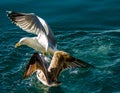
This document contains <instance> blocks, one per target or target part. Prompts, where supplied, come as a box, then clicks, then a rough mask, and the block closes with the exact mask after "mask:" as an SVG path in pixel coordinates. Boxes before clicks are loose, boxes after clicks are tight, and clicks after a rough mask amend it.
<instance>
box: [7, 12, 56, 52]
mask: <svg viewBox="0 0 120 93" xmlns="http://www.w3.org/2000/svg"><path fill="white" fill-rule="evenodd" d="M8 17H9V18H10V20H11V21H12V22H13V23H14V24H16V25H17V26H19V27H20V28H22V29H23V30H24V31H26V32H29V33H33V34H35V35H37V36H36V37H32V38H31V37H24V38H21V39H20V41H19V42H18V43H17V44H16V47H18V46H20V45H27V46H29V47H31V48H33V49H35V50H36V51H39V52H42V53H47V54H49V53H50V54H53V53H54V52H55V51H56V50H57V48H56V40H55V37H54V34H53V32H52V30H51V29H50V27H49V26H48V24H47V23H46V22H45V21H44V20H43V19H42V18H40V17H38V16H36V15H35V14H33V13H18V12H12V11H8Z"/></svg>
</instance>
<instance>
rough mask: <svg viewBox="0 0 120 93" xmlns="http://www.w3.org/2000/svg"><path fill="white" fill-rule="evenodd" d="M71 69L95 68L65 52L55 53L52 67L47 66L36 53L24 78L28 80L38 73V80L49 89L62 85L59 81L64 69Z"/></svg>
mask: <svg viewBox="0 0 120 93" xmlns="http://www.w3.org/2000/svg"><path fill="white" fill-rule="evenodd" d="M70 67H82V68H88V67H93V66H92V65H91V64H88V63H86V62H84V61H82V60H79V59H77V58H75V57H72V56H71V55H70V54H68V53H66V52H64V51H55V53H54V55H53V58H52V60H51V62H50V65H49V66H47V65H46V62H45V60H44V58H43V57H42V56H40V55H39V54H38V53H34V54H33V55H32V57H31V59H30V61H29V64H28V65H27V67H26V70H25V72H24V76H23V77H24V78H27V77H29V76H30V75H32V74H33V73H34V72H37V74H36V75H37V78H38V80H39V81H41V82H42V83H43V84H44V85H46V86H49V87H52V86H58V85H60V84H61V82H60V81H58V77H59V75H60V73H61V72H62V71H63V70H64V69H66V68H70Z"/></svg>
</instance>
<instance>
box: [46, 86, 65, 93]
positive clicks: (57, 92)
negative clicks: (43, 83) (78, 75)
mask: <svg viewBox="0 0 120 93" xmlns="http://www.w3.org/2000/svg"><path fill="white" fill-rule="evenodd" d="M48 93H65V92H64V91H63V89H62V88H61V87H60V86H58V87H51V88H49V91H48Z"/></svg>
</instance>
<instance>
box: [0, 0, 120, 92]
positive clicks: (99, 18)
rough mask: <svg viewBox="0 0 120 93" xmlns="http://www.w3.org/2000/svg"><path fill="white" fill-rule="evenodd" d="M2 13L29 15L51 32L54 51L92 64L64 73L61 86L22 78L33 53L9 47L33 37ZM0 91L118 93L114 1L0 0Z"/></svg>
mask: <svg viewBox="0 0 120 93" xmlns="http://www.w3.org/2000/svg"><path fill="white" fill-rule="evenodd" d="M6 10H11V11H16V12H27V13H35V14H36V15H38V16H40V17H42V18H43V19H44V20H45V21H46V22H47V23H48V24H49V26H50V27H51V28H52V30H53V32H54V34H55V37H56V40H57V47H58V49H59V50H64V51H66V52H68V53H70V54H71V55H72V56H74V57H76V58H79V59H81V60H84V61H86V62H88V63H90V64H93V65H94V66H95V67H96V68H94V69H81V68H77V69H74V68H73V69H68V70H65V71H64V72H63V73H62V74H61V75H60V77H59V80H60V81H61V82H62V85H61V86H59V87H51V88H49V87H46V86H44V85H43V84H41V83H40V82H39V81H38V80H37V78H36V75H35V74H33V75H32V76H31V77H29V78H27V79H23V73H24V70H25V67H26V65H27V64H28V61H29V59H30V57H31V55H32V54H33V53H34V50H33V49H31V48H29V47H27V46H21V47H19V48H15V47H14V45H15V43H16V42H18V41H19V40H20V38H22V37H26V36H28V37H33V36H34V35H32V34H29V33H27V32H25V31H23V30H21V29H19V27H17V26H15V25H14V24H12V23H11V21H10V20H9V19H8V18H7V16H6ZM0 93H120V0H61V1H58V0H24V1H22V0H0Z"/></svg>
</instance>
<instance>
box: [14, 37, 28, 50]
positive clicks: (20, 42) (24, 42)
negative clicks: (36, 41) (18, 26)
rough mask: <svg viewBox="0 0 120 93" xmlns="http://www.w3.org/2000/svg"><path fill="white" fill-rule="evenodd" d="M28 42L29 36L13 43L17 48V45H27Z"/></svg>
mask: <svg viewBox="0 0 120 93" xmlns="http://www.w3.org/2000/svg"><path fill="white" fill-rule="evenodd" d="M28 42H29V38H22V39H20V41H19V42H17V43H16V44H15V48H17V47H19V46H21V45H27V43H28Z"/></svg>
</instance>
